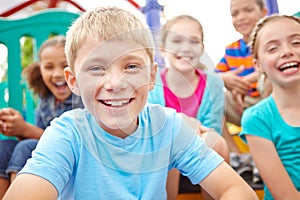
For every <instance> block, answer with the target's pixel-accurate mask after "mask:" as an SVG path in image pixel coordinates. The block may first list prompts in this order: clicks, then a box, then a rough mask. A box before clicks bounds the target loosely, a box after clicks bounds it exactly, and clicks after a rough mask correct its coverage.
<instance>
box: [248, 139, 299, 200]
mask: <svg viewBox="0 0 300 200" xmlns="http://www.w3.org/2000/svg"><path fill="white" fill-rule="evenodd" d="M246 138H247V142H248V144H249V147H250V152H251V154H252V156H253V160H254V161H255V163H256V166H257V168H258V170H259V173H260V175H261V177H262V178H263V181H264V183H265V184H266V185H267V187H268V189H269V190H270V192H271V193H272V195H273V197H274V199H286V200H288V199H300V192H299V191H297V189H296V187H295V186H294V184H293V182H292V180H291V178H290V176H289V175H288V173H287V171H286V169H285V168H284V166H283V164H282V162H281V160H280V158H279V156H278V153H277V151H276V148H275V146H274V144H273V142H272V141H270V140H268V139H265V138H262V137H258V136H253V135H246ZM266 160H268V161H267V162H266ZM278 180H280V181H278Z"/></svg>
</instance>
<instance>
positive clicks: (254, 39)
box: [249, 14, 300, 58]
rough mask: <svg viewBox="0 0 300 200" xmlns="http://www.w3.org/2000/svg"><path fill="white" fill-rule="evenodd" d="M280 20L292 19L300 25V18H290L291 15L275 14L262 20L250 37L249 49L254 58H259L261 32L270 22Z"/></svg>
mask: <svg viewBox="0 0 300 200" xmlns="http://www.w3.org/2000/svg"><path fill="white" fill-rule="evenodd" d="M280 19H291V20H294V21H296V22H298V23H299V24H300V18H297V17H294V16H289V15H279V14H273V15H270V16H266V17H263V18H261V19H260V20H259V21H258V22H257V23H256V25H255V27H254V28H253V30H252V33H251V36H250V42H249V47H250V51H251V53H252V56H253V58H258V55H257V49H258V45H259V43H258V34H259V32H260V31H261V29H262V28H263V27H264V26H265V25H266V24H268V23H269V22H272V21H276V20H280ZM283 31H284V30H283Z"/></svg>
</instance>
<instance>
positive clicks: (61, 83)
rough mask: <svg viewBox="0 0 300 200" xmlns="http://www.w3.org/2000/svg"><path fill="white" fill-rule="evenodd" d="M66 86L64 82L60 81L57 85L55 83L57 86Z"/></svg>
mask: <svg viewBox="0 0 300 200" xmlns="http://www.w3.org/2000/svg"><path fill="white" fill-rule="evenodd" d="M64 84H65V82H64V81H59V82H56V83H55V85H57V86H62V85H64Z"/></svg>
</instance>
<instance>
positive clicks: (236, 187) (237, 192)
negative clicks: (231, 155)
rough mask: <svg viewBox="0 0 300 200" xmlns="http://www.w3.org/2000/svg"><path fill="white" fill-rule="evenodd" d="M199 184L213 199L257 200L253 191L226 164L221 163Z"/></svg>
mask: <svg viewBox="0 0 300 200" xmlns="http://www.w3.org/2000/svg"><path fill="white" fill-rule="evenodd" d="M216 183H217V184H216ZM199 184H200V186H201V187H203V189H204V190H205V191H207V192H208V193H209V194H210V195H211V196H212V197H213V198H214V199H222V200H223V199H224V200H226V199H228V200H235V199H236V200H240V199H243V200H258V197H257V195H256V194H255V192H254V191H253V189H252V188H251V187H250V186H249V185H248V184H247V183H246V182H245V181H244V180H243V179H242V178H241V177H240V176H239V175H238V174H237V173H236V172H235V171H234V170H233V169H232V168H231V167H230V166H229V165H228V164H227V163H226V162H222V163H221V164H220V165H219V166H218V167H217V168H216V169H215V170H213V171H212V172H211V173H210V174H209V175H208V176H207V177H206V178H205V179H204V180H203V181H202V182H201V183H199Z"/></svg>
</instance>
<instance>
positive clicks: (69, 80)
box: [64, 67, 80, 96]
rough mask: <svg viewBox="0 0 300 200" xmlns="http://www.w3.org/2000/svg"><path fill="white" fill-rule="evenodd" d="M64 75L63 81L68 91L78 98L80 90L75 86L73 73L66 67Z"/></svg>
mask: <svg viewBox="0 0 300 200" xmlns="http://www.w3.org/2000/svg"><path fill="white" fill-rule="evenodd" d="M64 74H65V79H66V81H67V84H68V86H69V88H70V90H71V91H72V92H73V93H74V94H76V95H78V96H80V90H79V87H78V85H77V80H76V76H75V74H74V72H73V71H72V70H71V69H70V67H66V68H65V69H64Z"/></svg>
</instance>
